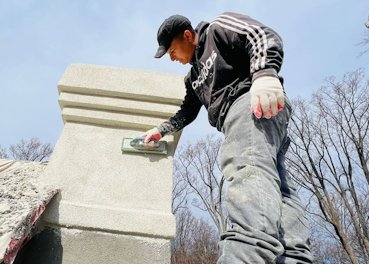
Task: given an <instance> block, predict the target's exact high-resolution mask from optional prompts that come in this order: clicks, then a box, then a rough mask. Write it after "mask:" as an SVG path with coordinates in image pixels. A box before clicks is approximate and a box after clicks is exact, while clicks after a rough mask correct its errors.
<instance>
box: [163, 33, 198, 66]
mask: <svg viewBox="0 0 369 264" xmlns="http://www.w3.org/2000/svg"><path fill="white" fill-rule="evenodd" d="M195 48H196V45H195V43H194V37H193V36H192V33H191V32H190V31H188V30H186V31H185V32H183V35H181V36H179V37H175V38H174V39H173V40H172V43H171V44H170V46H169V49H168V51H167V53H168V54H169V56H170V59H171V60H172V61H178V62H180V63H182V64H187V63H189V62H190V61H191V59H192V57H193V54H194V52H195Z"/></svg>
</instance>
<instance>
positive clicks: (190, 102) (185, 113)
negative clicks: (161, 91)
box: [158, 76, 202, 137]
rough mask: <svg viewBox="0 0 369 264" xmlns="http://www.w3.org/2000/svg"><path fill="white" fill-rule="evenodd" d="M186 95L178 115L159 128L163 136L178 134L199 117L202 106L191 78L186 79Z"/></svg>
mask: <svg viewBox="0 0 369 264" xmlns="http://www.w3.org/2000/svg"><path fill="white" fill-rule="evenodd" d="M185 86H186V95H185V98H184V100H183V102H182V105H181V107H180V109H179V110H178V111H177V113H176V114H175V115H174V116H172V117H170V118H169V119H168V120H167V121H164V122H163V123H161V124H160V125H159V127H158V129H159V132H160V134H161V136H162V137H163V136H165V135H168V134H172V133H174V132H177V131H179V130H181V129H182V128H184V127H185V126H187V125H188V124H190V123H191V122H192V121H193V120H195V118H196V117H197V115H198V113H199V111H200V108H201V106H202V103H201V101H200V100H199V98H198V96H197V95H196V93H195V91H194V90H193V89H192V87H191V85H190V82H189V76H186V78H185Z"/></svg>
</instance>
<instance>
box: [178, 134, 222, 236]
mask: <svg viewBox="0 0 369 264" xmlns="http://www.w3.org/2000/svg"><path fill="white" fill-rule="evenodd" d="M221 144H222V139H220V138H215V136H214V135H208V136H206V138H205V139H201V140H199V141H197V142H196V143H195V144H189V145H187V146H185V147H182V148H179V149H178V150H177V152H176V156H175V166H174V168H175V172H174V177H175V180H174V181H175V183H179V182H180V184H179V185H180V186H181V188H183V189H182V194H183V195H184V200H181V201H182V202H178V203H177V204H183V203H186V202H187V201H189V200H191V205H192V206H194V207H196V208H198V209H200V210H202V211H204V212H207V213H208V214H209V216H210V217H211V219H212V221H213V223H214V224H215V226H216V228H217V231H218V233H221V232H223V231H225V229H226V228H227V223H228V222H227V214H226V211H225V208H224V202H223V198H224V195H225V194H224V187H225V186H224V184H225V182H224V177H223V175H222V173H221V169H220V164H219V151H220V147H221ZM175 192H176V193H178V191H175ZM176 197H177V199H178V197H182V198H183V196H178V195H177V196H176Z"/></svg>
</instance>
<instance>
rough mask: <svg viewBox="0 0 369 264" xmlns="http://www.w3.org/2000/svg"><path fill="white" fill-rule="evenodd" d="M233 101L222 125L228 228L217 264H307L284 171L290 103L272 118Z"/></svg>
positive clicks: (303, 228) (302, 229)
mask: <svg viewBox="0 0 369 264" xmlns="http://www.w3.org/2000/svg"><path fill="white" fill-rule="evenodd" d="M249 108H250V92H247V93H245V94H243V95H242V96H240V97H239V98H237V100H236V101H235V102H234V103H233V104H232V106H231V108H230V109H229V112H228V114H227V116H226V119H225V121H224V124H223V128H222V132H223V133H224V135H225V139H224V142H223V145H222V147H221V168H222V172H223V175H224V177H225V179H226V180H227V183H228V184H227V185H228V190H227V193H226V208H227V211H228V214H229V220H230V223H231V227H230V228H229V229H228V230H227V231H225V232H224V233H222V234H221V236H220V241H219V249H220V252H219V254H220V255H219V259H218V262H217V263H218V264H241V263H247V264H262V263H286V264H292V263H301V264H304V263H312V259H313V258H312V255H311V253H310V248H309V245H310V241H309V236H310V231H309V223H308V220H307V218H306V216H305V213H304V207H303V206H302V205H301V202H300V199H299V197H298V195H297V193H296V185H295V184H294V182H292V180H291V178H290V175H289V174H288V171H287V170H286V167H285V153H286V151H287V149H288V146H289V143H290V141H289V137H288V135H287V125H288V122H289V119H290V116H291V103H290V101H289V99H288V97H287V96H286V95H285V107H284V108H283V110H282V111H280V112H279V113H278V114H277V115H276V116H274V117H272V118H270V119H266V118H260V119H257V118H256V117H255V116H254V115H253V114H251V113H250V112H249Z"/></svg>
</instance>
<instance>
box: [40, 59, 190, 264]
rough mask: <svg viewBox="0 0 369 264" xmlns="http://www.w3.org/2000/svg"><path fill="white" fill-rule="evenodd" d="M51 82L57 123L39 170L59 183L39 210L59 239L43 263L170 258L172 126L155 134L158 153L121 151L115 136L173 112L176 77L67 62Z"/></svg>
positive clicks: (178, 95)
mask: <svg viewBox="0 0 369 264" xmlns="http://www.w3.org/2000/svg"><path fill="white" fill-rule="evenodd" d="M58 89H59V104H60V107H61V111H62V117H63V121H64V129H63V131H62V134H61V136H60V138H59V139H58V141H57V143H56V146H55V150H54V152H53V154H52V157H51V159H50V162H49V164H48V166H47V168H46V171H45V173H44V174H43V175H42V176H41V180H42V182H45V183H47V184H53V185H55V186H57V187H59V188H60V189H61V192H60V194H58V195H57V196H56V197H55V198H54V199H53V200H52V202H51V203H50V204H49V205H48V207H47V209H46V211H45V212H44V214H43V217H42V224H43V226H44V227H45V228H47V230H48V232H49V235H47V236H48V237H49V239H53V240H54V242H53V243H54V244H55V240H57V241H59V244H60V245H57V246H56V247H58V249H57V250H55V252H57V253H55V254H56V255H54V256H52V257H51V258H54V259H58V261H56V262H48V263H68V264H71V263H73V264H91V263H109V264H113V263H120V264H123V263H127V264H135V263H137V264H138V263H139V264H143V263H150V264H152V263H170V240H171V239H172V238H173V237H174V236H175V218H174V215H173V214H172V212H171V199H172V165H173V155H174V151H175V149H176V145H177V142H178V140H179V137H180V133H176V134H175V135H174V136H166V137H164V138H163V140H166V141H168V155H166V156H165V155H155V154H122V152H121V143H122V138H123V137H137V136H140V135H142V133H143V132H144V131H146V130H148V129H150V128H152V127H154V126H157V125H159V124H160V123H161V122H163V121H165V120H167V119H168V118H169V117H170V116H172V115H173V114H175V113H176V111H177V110H178V109H179V106H180V104H181V103H182V100H183V98H184V93H185V89H184V83H183V78H182V77H180V76H175V75H172V74H166V73H156V72H147V71H142V70H131V69H121V68H114V67H104V66H95V65H82V64H73V65H70V66H69V67H68V68H67V69H66V71H65V73H64V74H63V76H62V78H61V80H60V81H59V84H58ZM50 230H51V231H52V233H53V235H50ZM46 239H47V238H46ZM51 244H52V243H51ZM51 244H50V245H51ZM43 250H48V249H47V248H44V249H43ZM50 261H51V260H50ZM45 263H46V262H45Z"/></svg>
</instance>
